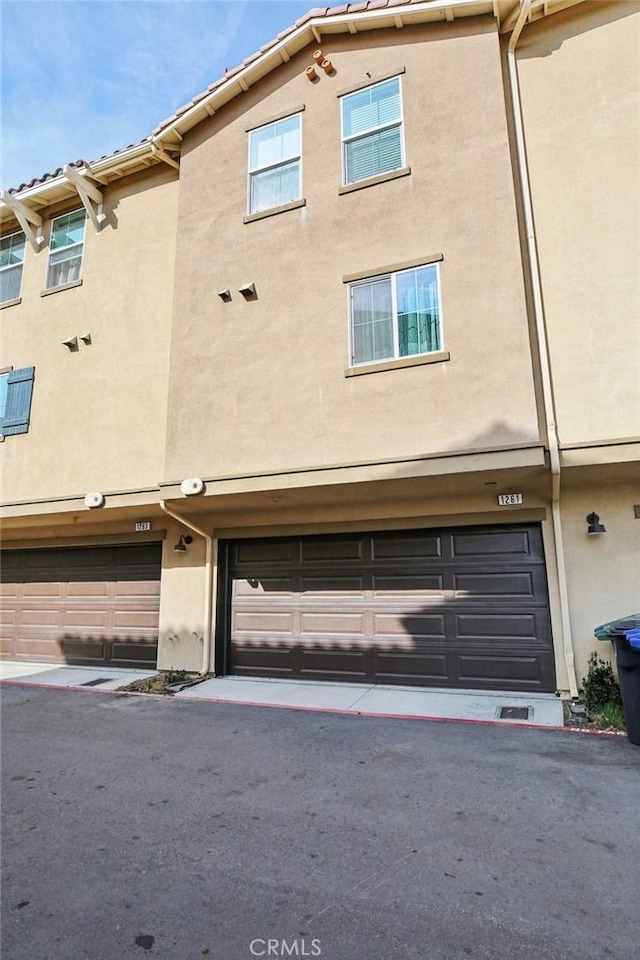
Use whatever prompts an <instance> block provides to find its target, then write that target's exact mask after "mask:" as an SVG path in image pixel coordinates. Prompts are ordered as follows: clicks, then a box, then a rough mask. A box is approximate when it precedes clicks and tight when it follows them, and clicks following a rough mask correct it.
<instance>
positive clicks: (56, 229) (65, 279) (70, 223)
mask: <svg viewBox="0 0 640 960" xmlns="http://www.w3.org/2000/svg"><path fill="white" fill-rule="evenodd" d="M86 219H87V215H86V213H85V211H84V209H82V210H74V211H73V212H72V213H64V214H63V215H62V216H61V217H56V218H55V219H54V220H53V221H52V223H51V239H50V241H49V265H48V269H47V283H46V289H47V290H49V289H51V287H59V286H62V284H64V283H72V282H73V281H74V280H79V279H80V271H81V268H82V248H83V246H84V228H85V223H86Z"/></svg>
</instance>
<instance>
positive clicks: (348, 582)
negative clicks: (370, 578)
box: [300, 575, 366, 601]
mask: <svg viewBox="0 0 640 960" xmlns="http://www.w3.org/2000/svg"><path fill="white" fill-rule="evenodd" d="M365 589H366V578H365V577H354V576H342V577H341V576H337V575H336V576H333V577H327V576H324V577H304V576H303V577H301V578H300V592H301V593H303V594H307V595H314V596H317V597H322V596H327V597H330V598H331V599H336V600H339V601H344V600H347V599H351V598H354V597H361V596H362V594H363V593H364V591H365ZM336 594H339V597H336Z"/></svg>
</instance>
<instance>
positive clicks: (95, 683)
mask: <svg viewBox="0 0 640 960" xmlns="http://www.w3.org/2000/svg"><path fill="white" fill-rule="evenodd" d="M113 679H114V678H113V677H96V679H95V680H85V682H84V683H81V684H80V686H81V687H99V686H100V684H101V683H109V680H113Z"/></svg>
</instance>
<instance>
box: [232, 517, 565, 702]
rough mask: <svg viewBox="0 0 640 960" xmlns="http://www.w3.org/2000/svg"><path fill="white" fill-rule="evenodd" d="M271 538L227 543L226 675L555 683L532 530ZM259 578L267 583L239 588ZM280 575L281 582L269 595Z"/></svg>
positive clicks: (538, 546)
mask: <svg viewBox="0 0 640 960" xmlns="http://www.w3.org/2000/svg"><path fill="white" fill-rule="evenodd" d="M275 546H276V548H277V549H276V550H274V549H272V548H271V547H270V546H268V545H267V544H265V543H264V542H263V541H260V542H257V541H256V542H251V541H247V542H246V543H245V544H243V545H242V546H241V547H240V546H238V545H231V549H230V552H229V556H230V569H229V579H230V584H231V586H230V592H229V604H230V607H231V617H230V621H229V622H230V640H229V647H228V649H229V664H228V668H229V669H228V672H233V673H243V674H245V675H247V676H249V675H254V676H257V675H259V676H292V677H295V676H300V677H301V676H304V677H306V678H316V679H323V678H324V679H329V678H332V679H342V680H345V681H347V680H350V679H351V680H354V679H359V680H360V681H362V682H364V681H367V682H378V683H397V684H404V683H408V684H412V685H427V686H429V685H436V686H456V687H458V686H466V687H478V688H481V689H482V688H484V689H508V685H509V683H510V682H512V688H513V689H530V690H543V689H544V690H553V689H554V666H553V645H552V640H551V627H550V617H549V609H548V592H547V585H546V571H545V565H544V558H543V555H542V538H541V532H540V528H539V527H537V526H535V525H527V526H525V527H523V526H515V527H504V528H503V527H491V528H487V527H483V528H480V527H477V528H465V529H459V528H455V529H452V530H437V531H431V530H428V531H394V532H390V533H389V532H383V533H374V534H359V535H358V534H356V535H353V536H349V535H341V536H340V537H328V538H323V537H294V538H290V543H289V546H288V547H287V549H285V548H284V544H283V542H282V540H280V541H278V543H277V544H276V545H275ZM254 548H255V549H254ZM256 551H257V552H256ZM238 555H241V556H242V557H243V558H244V562H243V563H242V564H240V565H239V564H235V562H234V557H236V556H238ZM276 555H277V556H278V557H280V561H277V560H275V559H274V557H275V556H276ZM261 556H262V557H268V561H266V560H265V561H262V560H261V559H260V557H261ZM283 557H288V558H289V559H288V560H287V561H286V562H285V561H283V560H282V558H283ZM251 558H253V559H251ZM278 563H280V565H281V569H280V571H279V573H280V575H279V576H278V573H277V572H276V567H277V566H278ZM287 564H288V565H289V566H288V569H287ZM325 567H326V569H325ZM265 577H269V578H271V582H272V584H273V587H274V589H272V590H264V591H261V592H260V593H256V591H255V590H253V589H251V588H250V587H249V588H248V587H247V586H246V585H247V584H249V585H251V584H252V583H256V582H260V583H261V582H262V581H263V579H264V578H265ZM296 577H297V578H298V579H297V581H296V579H295V578H296ZM284 582H286V583H287V585H288V587H289V589H288V590H287V591H286V592H284V591H282V590H280V591H279V590H278V586H279V585H282V584H283V583H284ZM294 582H295V584H296V588H295V589H292V588H291V585H292V584H293V583H294ZM272 671H273V672H272ZM527 685H528V686H527Z"/></svg>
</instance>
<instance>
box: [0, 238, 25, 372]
mask: <svg viewBox="0 0 640 960" xmlns="http://www.w3.org/2000/svg"><path fill="white" fill-rule="evenodd" d="M18 236H23V237H24V247H25V253H26V249H27V235H26V233H25V232H24V230H14V232H13V233H6V234H5V235H4V236H3V237H2V240H10V239H11V237H18ZM18 266H20V289H19V290H18V294H17V296H16V297H10V299H9V300H0V305H1V304H5V303H13V302H14V300H17V299H19V298H20V294H21V292H22V274H23V273H24V256H23V258H22V260H21V261H20V263H19V264H17V263H8V264H7V265H6V267H0V273H7V272H8V271H9V270H15V269H16V268H17V267H18ZM1 372H2V371H0V373H1Z"/></svg>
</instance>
